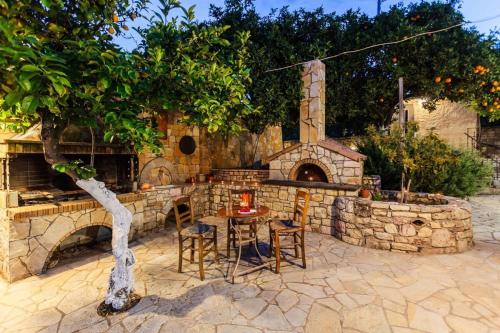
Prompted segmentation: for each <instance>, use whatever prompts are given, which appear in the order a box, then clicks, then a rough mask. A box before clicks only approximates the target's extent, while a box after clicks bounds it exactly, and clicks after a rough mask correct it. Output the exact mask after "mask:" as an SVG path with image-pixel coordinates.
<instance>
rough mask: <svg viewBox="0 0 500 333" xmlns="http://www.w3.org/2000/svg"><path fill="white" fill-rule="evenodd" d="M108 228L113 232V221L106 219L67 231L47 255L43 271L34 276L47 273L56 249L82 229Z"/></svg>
mask: <svg viewBox="0 0 500 333" xmlns="http://www.w3.org/2000/svg"><path fill="white" fill-rule="evenodd" d="M100 226H102V227H106V228H108V229H110V230H111V231H112V230H113V223H112V221H111V220H109V219H105V220H104V221H101V222H96V223H90V222H89V223H86V224H81V225H78V226H76V227H75V228H73V229H72V230H70V231H66V232H65V233H64V234H62V235H60V236H58V237H57V239H58V240H57V242H56V243H55V244H54V245H52V247H51V249H50V251H48V252H47V255H46V256H45V259H44V260H43V265H41V269H40V270H39V271H38V272H32V273H33V274H41V273H45V272H46V271H47V269H48V265H49V261H50V258H52V256H53V255H54V252H55V251H56V249H57V248H58V247H59V246H60V245H61V243H62V242H63V241H64V240H66V239H67V238H68V237H69V236H71V235H73V234H75V233H77V232H78V231H80V230H82V229H85V228H89V227H100ZM32 259H36V258H32ZM39 259H41V258H39Z"/></svg>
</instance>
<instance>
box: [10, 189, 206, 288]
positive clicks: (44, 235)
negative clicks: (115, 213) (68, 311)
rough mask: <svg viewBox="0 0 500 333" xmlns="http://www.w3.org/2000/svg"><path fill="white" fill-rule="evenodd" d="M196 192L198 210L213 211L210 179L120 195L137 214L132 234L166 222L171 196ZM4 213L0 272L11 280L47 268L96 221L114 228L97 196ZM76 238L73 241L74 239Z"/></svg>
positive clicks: (200, 213)
mask: <svg viewBox="0 0 500 333" xmlns="http://www.w3.org/2000/svg"><path fill="white" fill-rule="evenodd" d="M181 195H191V196H192V198H193V203H194V205H193V207H194V209H195V214H196V215H197V216H202V215H206V214H208V212H209V207H210V205H209V201H210V198H209V185H208V184H197V185H185V186H174V185H170V186H161V187H157V188H155V189H151V190H148V191H146V192H143V193H137V194H135V193H130V194H125V195H119V196H118V198H119V199H120V201H121V202H122V203H123V204H124V205H125V207H127V209H128V210H130V211H131V212H132V214H133V221H132V226H131V230H130V239H135V238H138V237H141V236H144V235H146V234H147V233H150V232H154V231H157V230H159V229H161V228H164V227H165V222H166V217H167V215H168V214H169V213H170V212H171V209H172V200H173V199H174V198H176V197H179V196H181ZM3 213H4V216H3V217H2V218H1V219H0V263H1V269H2V270H1V273H2V275H3V276H4V277H5V278H6V279H7V280H8V281H10V282H12V281H16V280H19V279H23V278H25V277H28V276H31V275H36V274H40V273H42V272H44V271H45V269H46V268H47V264H48V261H49V259H50V258H51V256H52V254H53V252H54V251H55V250H57V248H58V247H59V246H60V245H64V246H65V247H68V246H72V245H74V244H77V243H78V242H79V239H78V238H75V237H73V238H72V237H71V236H72V235H74V234H75V233H76V232H77V231H79V230H82V229H84V228H87V227H91V226H106V227H108V228H112V217H111V215H110V214H109V213H107V212H106V211H105V210H104V209H103V208H102V207H101V206H100V205H99V204H98V203H97V202H96V201H94V200H91V199H89V200H75V201H70V202H63V203H61V204H59V205H57V206H56V205H52V204H46V205H33V206H23V207H17V208H12V209H8V210H3ZM71 242H73V243H74V244H72V243H71Z"/></svg>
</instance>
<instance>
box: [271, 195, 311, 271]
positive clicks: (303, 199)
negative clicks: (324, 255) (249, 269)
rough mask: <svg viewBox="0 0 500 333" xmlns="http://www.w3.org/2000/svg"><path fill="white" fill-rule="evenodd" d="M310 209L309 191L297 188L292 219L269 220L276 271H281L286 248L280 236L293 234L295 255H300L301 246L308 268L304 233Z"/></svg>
mask: <svg viewBox="0 0 500 333" xmlns="http://www.w3.org/2000/svg"><path fill="white" fill-rule="evenodd" d="M308 209H309V192H307V191H304V190H297V192H296V194H295V203H294V208H293V218H292V220H278V219H273V220H271V221H269V239H270V252H271V253H270V254H271V255H272V254H273V250H274V255H275V256H276V273H279V271H280V262H281V250H282V249H285V248H283V247H281V246H280V236H293V248H294V249H295V257H296V258H298V257H299V247H300V249H301V251H300V254H301V257H302V267H303V268H306V254H305V246H304V234H305V226H306V221H307V211H308ZM290 249H291V248H290Z"/></svg>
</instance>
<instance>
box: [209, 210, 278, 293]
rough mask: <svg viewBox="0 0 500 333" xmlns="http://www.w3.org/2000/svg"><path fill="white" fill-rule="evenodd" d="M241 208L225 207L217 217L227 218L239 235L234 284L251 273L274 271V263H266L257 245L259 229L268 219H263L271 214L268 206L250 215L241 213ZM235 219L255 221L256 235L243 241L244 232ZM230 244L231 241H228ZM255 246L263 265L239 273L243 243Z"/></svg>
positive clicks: (232, 280)
mask: <svg viewBox="0 0 500 333" xmlns="http://www.w3.org/2000/svg"><path fill="white" fill-rule="evenodd" d="M240 208H241V207H239V206H234V207H232V208H231V209H228V208H227V207H223V208H221V209H219V210H218V211H217V216H219V217H225V218H228V219H229V225H230V227H231V228H232V229H233V230H234V231H235V232H236V234H237V235H238V244H239V246H238V259H237V260H236V265H235V266H234V270H233V273H232V274H231V283H234V278H235V277H237V276H241V275H245V274H248V273H251V272H254V271H256V270H259V269H262V268H265V267H269V268H270V269H272V266H271V265H272V262H271V261H266V260H265V259H264V258H263V257H262V255H261V254H260V252H259V248H258V245H257V232H258V231H259V229H260V228H261V227H262V226H263V225H264V224H266V222H267V221H266V219H263V218H262V217H264V216H266V215H268V214H269V207H266V206H258V207H256V208H253V209H254V210H255V211H252V212H249V213H241V212H240ZM235 219H253V220H254V223H255V224H256V225H255V235H254V236H253V237H250V235H249V237H247V238H245V239H243V237H242V231H241V230H240V228H239V227H238V224H237V223H235ZM227 241H228V242H229V239H228V240H227ZM252 242H253V244H254V246H255V251H256V252H257V256H258V257H259V260H260V262H261V265H257V266H254V267H252V268H249V269H247V270H245V271H242V272H237V270H238V265H239V264H240V260H241V251H242V246H243V243H252Z"/></svg>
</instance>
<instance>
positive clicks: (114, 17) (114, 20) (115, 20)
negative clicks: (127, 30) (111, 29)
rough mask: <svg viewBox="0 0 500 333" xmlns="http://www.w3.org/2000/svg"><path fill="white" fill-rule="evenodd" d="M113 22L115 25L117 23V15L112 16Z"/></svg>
mask: <svg viewBox="0 0 500 333" xmlns="http://www.w3.org/2000/svg"><path fill="white" fill-rule="evenodd" d="M113 22H115V23H116V22H118V15H116V14H115V15H113Z"/></svg>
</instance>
